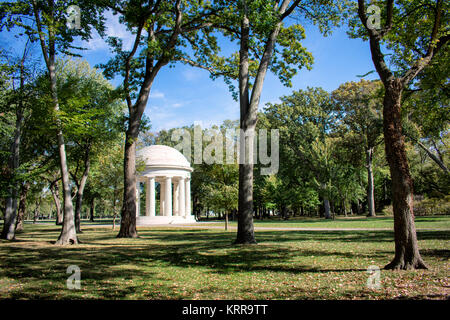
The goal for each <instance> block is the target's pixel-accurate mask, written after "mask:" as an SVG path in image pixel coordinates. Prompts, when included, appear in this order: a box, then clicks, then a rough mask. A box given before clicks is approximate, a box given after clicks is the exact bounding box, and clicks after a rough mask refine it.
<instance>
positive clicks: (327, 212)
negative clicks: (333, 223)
mask: <svg viewBox="0 0 450 320" xmlns="http://www.w3.org/2000/svg"><path fill="white" fill-rule="evenodd" d="M323 206H324V209H325V219H331V210H330V200H329V199H328V197H326V196H324V197H323Z"/></svg>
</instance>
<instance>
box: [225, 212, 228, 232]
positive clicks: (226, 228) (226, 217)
mask: <svg viewBox="0 0 450 320" xmlns="http://www.w3.org/2000/svg"><path fill="white" fill-rule="evenodd" d="M226 230H228V211H226V212H225V231H226Z"/></svg>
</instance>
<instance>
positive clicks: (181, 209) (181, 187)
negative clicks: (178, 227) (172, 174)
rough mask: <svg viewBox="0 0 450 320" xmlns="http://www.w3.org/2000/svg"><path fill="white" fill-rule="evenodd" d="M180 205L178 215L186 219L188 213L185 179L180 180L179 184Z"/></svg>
mask: <svg viewBox="0 0 450 320" xmlns="http://www.w3.org/2000/svg"><path fill="white" fill-rule="evenodd" d="M178 194H179V199H180V201H179V205H178V215H180V216H182V217H184V215H185V212H186V200H185V199H186V198H185V196H186V183H185V180H184V178H181V179H180V182H179V193H178Z"/></svg>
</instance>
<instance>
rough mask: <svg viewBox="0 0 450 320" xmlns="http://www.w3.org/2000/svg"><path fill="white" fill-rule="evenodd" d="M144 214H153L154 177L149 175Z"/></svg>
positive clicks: (151, 215) (152, 215)
mask: <svg viewBox="0 0 450 320" xmlns="http://www.w3.org/2000/svg"><path fill="white" fill-rule="evenodd" d="M145 200H146V201H145V215H146V216H150V217H154V216H155V178H153V177H150V178H148V180H147V194H146V197H145Z"/></svg>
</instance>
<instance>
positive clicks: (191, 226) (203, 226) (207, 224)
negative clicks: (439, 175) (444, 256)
mask: <svg viewBox="0 0 450 320" xmlns="http://www.w3.org/2000/svg"><path fill="white" fill-rule="evenodd" d="M38 224H43V225H54V223H50V222H38ZM210 224H217V222H197V223H196V224H157V225H148V226H138V227H137V228H138V229H141V228H153V229H158V228H183V229H225V226H217V225H215V226H213V225H210ZM83 227H84V228H86V227H96V228H99V227H100V228H101V227H103V228H112V224H88V225H84V226H83ZM117 227H120V224H116V228H117ZM254 229H255V231H258V230H259V231H264V230H266V231H393V228H311V227H309V228H305V227H260V226H255V227H254ZM228 230H237V227H236V226H228ZM416 230H417V231H450V229H448V228H416Z"/></svg>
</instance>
